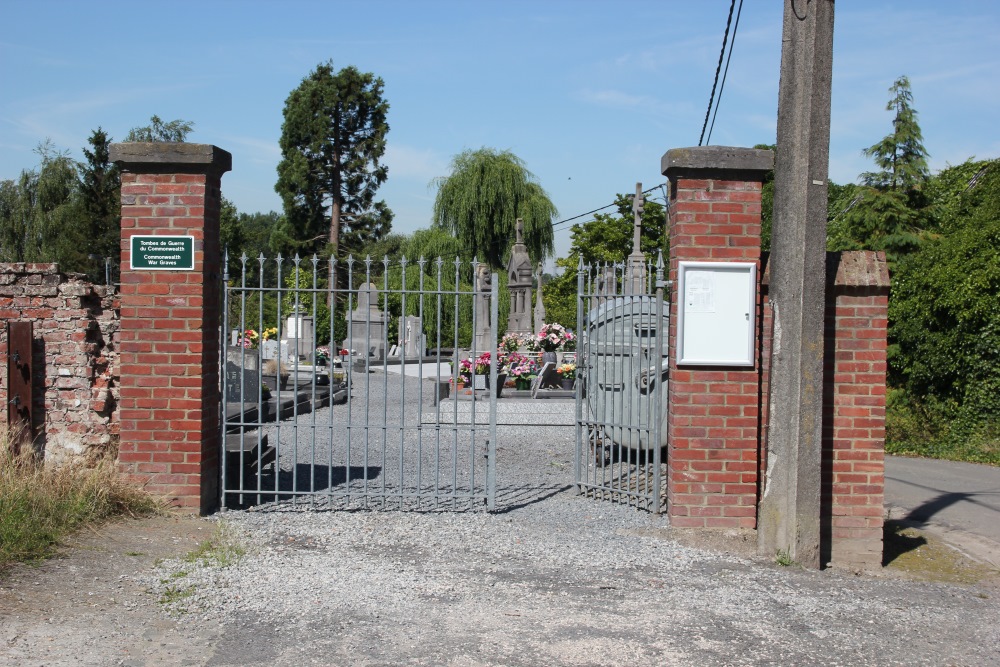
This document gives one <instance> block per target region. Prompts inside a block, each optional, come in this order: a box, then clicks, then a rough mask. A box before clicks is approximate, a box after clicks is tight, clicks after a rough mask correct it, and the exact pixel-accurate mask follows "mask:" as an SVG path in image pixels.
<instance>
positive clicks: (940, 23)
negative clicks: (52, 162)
mask: <svg viewBox="0 0 1000 667" xmlns="http://www.w3.org/2000/svg"><path fill="white" fill-rule="evenodd" d="M800 1H804V0H800ZM816 1H818V0H813V2H816ZM2 4H3V17H4V18H3V29H2V30H0V179H8V178H16V177H17V175H18V174H19V173H20V171H21V170H22V169H24V168H32V167H34V166H35V165H36V164H37V162H38V158H37V156H36V155H35V154H34V153H33V152H32V151H33V149H34V147H35V146H36V145H37V144H38V143H39V142H41V141H43V140H44V139H46V138H49V139H51V140H52V142H53V143H54V144H55V145H56V146H57V147H59V148H62V149H66V150H68V151H70V154H71V155H72V156H74V157H76V158H78V159H82V153H81V148H82V147H83V146H84V145H85V144H86V140H87V137H88V136H89V135H90V132H91V131H92V130H93V129H95V128H97V127H98V126H101V127H103V128H104V129H105V130H106V131H107V132H108V133H109V134H110V135H111V136H112V137H113V138H115V139H121V138H123V137H124V136H125V134H126V133H127V132H128V130H129V129H130V128H131V127H134V126H137V125H144V124H147V123H148V119H149V117H150V116H151V115H152V114H157V115H159V116H160V117H161V118H164V119H176V118H181V119H185V120H190V121H192V122H194V124H195V129H194V132H193V133H192V134H191V135H190V136H189V138H188V140H189V141H193V142H199V143H210V144H215V145H217V146H220V147H222V148H224V149H226V150H228V151H230V152H231V153H232V154H233V171H232V172H230V173H229V174H227V175H226V176H225V177H224V178H223V194H224V195H225V196H227V197H228V198H229V199H231V200H232V201H233V202H234V203H235V204H236V206H237V207H238V208H239V210H241V211H245V212H252V211H268V210H280V209H281V201H280V199H279V198H278V196H277V194H275V192H274V182H275V178H276V176H275V173H276V172H275V167H276V165H277V163H278V161H279V159H280V152H279V149H278V137H279V136H280V133H281V122H282V108H283V106H284V102H285V98H286V97H287V96H288V93H289V92H290V91H291V90H292V89H294V88H295V87H296V86H297V85H298V84H299V83H300V82H301V80H302V78H303V77H305V76H306V75H307V74H308V73H309V71H310V70H311V69H313V68H314V67H315V66H316V65H317V64H318V63H320V62H323V61H326V60H328V59H330V60H332V61H333V64H334V66H335V67H343V66H347V65H354V66H356V67H358V68H359V69H361V70H362V71H370V72H373V73H375V74H377V75H378V76H380V77H382V79H383V80H384V81H385V97H386V99H387V100H388V102H389V104H390V110H389V124H390V131H389V135H388V149H387V152H386V156H385V161H386V163H387V164H388V166H389V180H388V181H387V182H386V184H385V185H384V186H383V187H382V189H381V191H380V195H381V196H382V197H383V198H384V199H385V200H386V202H387V203H388V205H389V206H390V208H392V209H393V211H394V212H395V214H396V218H395V221H394V224H393V228H394V231H399V232H412V231H413V230H415V229H418V228H421V227H426V226H428V225H429V224H430V213H431V207H432V204H433V199H434V194H435V192H434V190H433V188H431V187H430V182H431V180H432V179H433V178H435V177H437V176H443V175H447V173H448V169H449V161H450V160H451V158H452V156H454V155H455V154H456V153H459V152H461V151H462V150H464V149H468V148H480V147H483V146H488V147H492V148H497V149H508V150H511V151H513V152H514V153H515V154H516V155H518V156H519V157H521V158H522V159H523V160H524V161H525V162H526V163H527V166H528V168H529V169H530V170H531V171H532V172H533V173H534V174H535V176H536V177H537V178H538V180H539V182H540V183H541V185H542V187H544V188H545V189H546V191H547V192H548V193H549V195H550V197H551V198H552V200H553V202H554V203H555V205H556V206H557V208H558V209H559V213H560V216H559V219H560V220H561V219H563V218H568V217H571V216H574V215H577V214H580V213H583V212H586V211H589V210H591V209H595V208H598V207H599V206H603V205H605V204H608V203H610V202H611V201H612V200H613V199H614V195H615V193H617V192H631V191H633V190H634V188H635V183H636V182H637V181H641V182H642V183H643V185H644V187H646V188H648V187H650V186H652V185H655V184H657V183H661V182H662V181H663V177H662V176H661V174H660V173H659V165H660V157H661V155H662V154H663V153H664V152H665V151H666V150H668V149H670V148H678V147H686V146H696V145H697V144H698V137H699V134H700V132H701V127H702V123H703V121H704V117H705V110H706V107H707V104H708V97H709V93H710V91H711V85H712V78H713V75H714V73H715V67H716V64H717V62H718V57H719V49H720V46H721V40H722V32H723V29H724V27H725V22H726V15H727V13H728V9H729V2H728V1H726V0H702V1H700V2H691V1H690V0H688V1H685V2H680V1H677V0H658V1H656V2H652V1H650V2H647V1H644V0H643V1H640V0H619V1H617V2H610V1H606V2H598V1H596V0H577V1H574V2H570V1H545V0H535V1H534V2H521V1H517V0H507V1H505V2H435V1H426V2H418V1H413V2H403V1H401V0H400V1H394V2H390V1H382V2H380V1H372V0H370V1H367V2H359V1H354V2H337V1H331V0H328V1H326V2H294V1H286V2H280V3H279V2H255V1H250V0H247V1H243V2H222V1H214V2H213V1H212V0H201V1H197V2H196V1H194V0H173V1H172V2H169V3H165V2H158V1H154V0H145V1H142V2H135V1H134V0H133V1H131V2H100V1H97V0H95V1H93V2H68V1H67V2H53V1H51V0H32V1H31V2H28V1H15V0H3V3H2ZM781 21H782V3H780V2H777V1H776V0H745V1H744V5H743V10H742V16H741V18H740V24H739V29H738V32H737V34H736V45H735V51H734V52H733V56H732V61H731V64H730V66H729V75H728V79H727V82H726V86H725V91H724V93H723V97H722V102H721V106H720V109H719V112H718V118H717V120H716V122H715V128H714V131H713V133H712V136H711V143H713V144H720V145H736V146H752V145H753V144H756V143H762V142H767V143H771V142H773V141H774V138H775V124H776V114H777V95H778V93H777V90H778V69H779V62H780V49H781ZM998 35H1000V3H996V2H995V1H994V0H981V1H971V0H970V1H962V0H955V1H952V2H948V3H942V2H940V1H934V2H932V1H923V0H909V1H905V2H904V1H903V0H896V1H892V0H886V1H884V2H877V1H874V0H872V1H868V0H841V1H840V2H837V4H836V25H835V29H834V83H833V111H832V138H831V151H830V175H831V178H832V179H833V180H835V181H837V182H840V183H844V182H851V181H854V180H856V178H857V176H858V174H859V173H861V172H862V171H865V170H867V169H869V168H870V166H871V165H870V163H869V162H868V161H867V160H866V159H865V158H864V157H863V156H862V155H861V149H862V148H864V147H866V146H869V145H871V144H873V143H875V142H876V141H877V140H878V139H879V138H881V137H882V136H884V135H885V134H887V133H888V132H889V130H890V126H891V114H890V113H889V112H887V111H885V104H886V101H887V97H888V93H887V90H888V88H889V86H890V85H892V82H893V80H894V79H895V78H896V77H898V76H900V75H903V74H905V75H907V76H909V78H910V81H911V84H912V89H913V95H914V106H915V107H916V109H917V110H918V112H919V121H920V124H921V127H922V129H923V133H924V143H925V146H926V147H927V149H928V151H929V152H930V154H931V167H932V169H934V170H937V169H940V168H942V167H944V166H946V165H947V164H949V163H950V164H957V163H960V162H962V161H964V160H965V159H967V158H969V157H971V156H973V155H975V156H977V157H980V158H986V157H997V156H998V155H1000V133H998V132H997V127H998V126H1000V87H998V86H997V74H996V72H997V71H1000V48H998V46H1000V38H998ZM568 228H569V225H561V226H558V227H557V236H556V239H557V252H558V253H559V254H564V253H565V251H566V248H567V247H568V243H569V231H568Z"/></svg>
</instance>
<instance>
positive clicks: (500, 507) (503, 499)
mask: <svg viewBox="0 0 1000 667" xmlns="http://www.w3.org/2000/svg"><path fill="white" fill-rule="evenodd" d="M572 488H573V485H572V484H564V485H562V486H518V487H508V488H503V489H497V509H496V512H495V513H496V514H506V513H507V512H513V511H514V510H519V509H521V508H524V507H527V506H529V505H534V504H536V503H540V502H544V501H546V500H548V499H549V498H552V497H553V496H557V495H559V494H560V493H563V492H565V491H569V490H570V489H572Z"/></svg>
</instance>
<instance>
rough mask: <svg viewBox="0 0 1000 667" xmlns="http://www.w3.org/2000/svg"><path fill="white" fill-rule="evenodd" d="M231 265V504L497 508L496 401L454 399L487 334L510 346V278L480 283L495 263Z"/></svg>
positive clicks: (226, 478) (226, 480) (227, 319)
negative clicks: (500, 298) (455, 380)
mask: <svg viewBox="0 0 1000 667" xmlns="http://www.w3.org/2000/svg"><path fill="white" fill-rule="evenodd" d="M225 262H226V265H227V269H226V274H225V276H224V282H225V286H224V307H225V311H224V316H223V332H224V334H223V338H224V340H223V341H221V344H222V352H223V353H222V363H223V364H225V372H224V378H225V380H224V386H223V388H222V389H223V391H222V396H223V398H222V400H223V406H222V407H223V410H222V414H223V420H222V426H221V428H222V441H223V446H222V451H221V466H220V467H221V471H222V472H221V474H222V484H221V488H222V499H221V501H222V506H223V507H224V508H225V507H233V506H244V505H247V504H261V503H266V502H290V503H302V502H307V503H308V504H309V505H311V506H318V507H329V508H354V507H382V508H394V509H419V510H431V509H466V508H474V507H478V506H483V505H485V506H486V507H487V508H488V509H493V508H494V507H495V502H496V393H495V392H489V391H486V392H477V393H476V394H474V396H473V397H470V400H471V399H474V400H473V402H472V406H471V419H468V418H467V416H468V412H469V411H466V410H463V411H461V412H460V411H459V410H458V404H457V399H458V397H457V396H456V397H455V399H453V401H452V405H451V409H450V410H449V409H448V408H447V407H446V406H444V405H442V401H441V400H440V398H441V396H442V395H443V394H444V393H445V392H446V391H447V388H448V387H449V384H450V378H451V375H452V372H451V369H452V368H457V367H458V362H459V360H460V359H464V358H468V357H472V358H475V357H476V356H478V355H479V354H480V353H481V352H482V350H477V349H475V348H476V341H477V339H479V340H481V341H482V342H481V343H480V344H481V345H485V344H486V343H488V344H489V345H490V347H489V348H488V349H491V350H496V349H497V340H496V332H497V319H498V318H497V314H498V308H497V283H498V281H497V280H496V276H495V275H493V276H492V278H493V280H492V281H490V282H489V285H485V284H477V283H476V282H474V281H475V276H476V275H477V274H479V272H480V267H483V270H485V266H483V265H480V264H478V263H476V262H473V263H472V264H471V265H470V264H468V263H466V264H462V263H461V262H460V261H459V260H457V259H456V260H455V261H454V262H448V263H446V262H444V261H443V260H441V259H440V258H439V259H437V260H436V261H432V262H427V261H424V260H423V259H422V258H421V259H420V260H419V261H417V262H408V261H407V260H406V259H403V260H401V261H400V262H397V263H390V262H389V260H388V259H384V260H381V261H377V262H375V261H372V260H371V259H370V258H368V259H365V260H363V261H356V260H354V259H352V258H348V259H347V260H346V261H345V262H340V263H339V264H338V263H337V262H335V261H333V260H330V262H321V261H320V260H319V259H318V258H316V257H315V256H314V257H312V258H311V259H309V260H302V259H300V258H299V257H298V256H296V257H295V258H294V259H292V260H285V259H283V258H282V257H281V256H280V255H279V256H278V257H277V258H276V259H275V260H268V259H265V257H263V256H260V257H258V258H256V259H252V260H251V259H249V258H247V257H246V256H245V255H244V256H243V257H241V258H240V260H239V275H238V276H230V275H229V270H228V263H229V258H228V256H227V257H226V258H225ZM484 282H485V281H484ZM327 322H328V323H329V324H327ZM338 322H342V323H346V326H347V331H346V335H345V336H343V346H342V347H337V346H335V339H336V338H337V336H335V335H334V332H335V330H336V328H337V326H338V324H337V323H338ZM484 322H488V324H489V332H488V333H485V332H484V329H485V327H483V326H482V325H483V324H484ZM470 325H471V326H470ZM339 326H343V324H340V325H339ZM321 329H322V330H323V335H322V338H321V337H320V336H319V331H320V330H321ZM327 331H329V333H326V332H327ZM476 332H481V335H480V336H476V335H475V334H476ZM495 356H496V355H491V357H492V358H491V364H490V371H489V377H490V380H491V381H492V385H491V386H494V387H495V386H496V382H497V368H496V358H495ZM477 409H478V410H479V411H480V413H481V412H483V411H488V412H489V422H488V424H483V423H480V424H478V425H477V419H476V410H477ZM427 413H431V414H433V415H434V418H433V419H427V418H426V414H427ZM422 415H423V416H424V417H425V418H423V419H422ZM478 421H479V422H482V421H484V420H483V419H482V415H480V418H479V419H478Z"/></svg>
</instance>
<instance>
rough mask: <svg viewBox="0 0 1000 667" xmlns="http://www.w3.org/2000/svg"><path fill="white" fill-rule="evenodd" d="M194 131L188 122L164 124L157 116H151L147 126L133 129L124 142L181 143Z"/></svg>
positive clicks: (191, 124)
mask: <svg viewBox="0 0 1000 667" xmlns="http://www.w3.org/2000/svg"><path fill="white" fill-rule="evenodd" d="M193 129H194V123H192V122H191V121H189V120H180V119H177V120H172V121H169V122H164V121H163V120H161V119H160V117H159V116H156V115H154V116H151V117H150V119H149V125H143V126H141V127H133V128H132V129H131V130H129V132H128V134H127V135H126V136H125V141H154V142H161V141H162V142H183V141H186V140H187V135H188V134H190V133H191V131H192V130H193Z"/></svg>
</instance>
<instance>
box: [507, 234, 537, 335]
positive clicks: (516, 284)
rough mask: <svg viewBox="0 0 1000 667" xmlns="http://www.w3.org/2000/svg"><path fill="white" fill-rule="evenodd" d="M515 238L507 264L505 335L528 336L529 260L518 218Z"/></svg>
mask: <svg viewBox="0 0 1000 667" xmlns="http://www.w3.org/2000/svg"><path fill="white" fill-rule="evenodd" d="M515 229H516V230H517V237H516V239H515V241H514V247H513V248H512V249H511V251H510V260H508V262H507V289H508V290H509V291H510V314H509V315H508V317H507V333H508V334H518V335H530V334H531V333H532V330H531V310H530V309H531V258H530V257H529V256H528V247H527V246H526V245H524V239H523V237H522V234H523V231H524V222H523V221H522V220H521V219H520V218H518V219H517V226H516V227H515Z"/></svg>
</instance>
